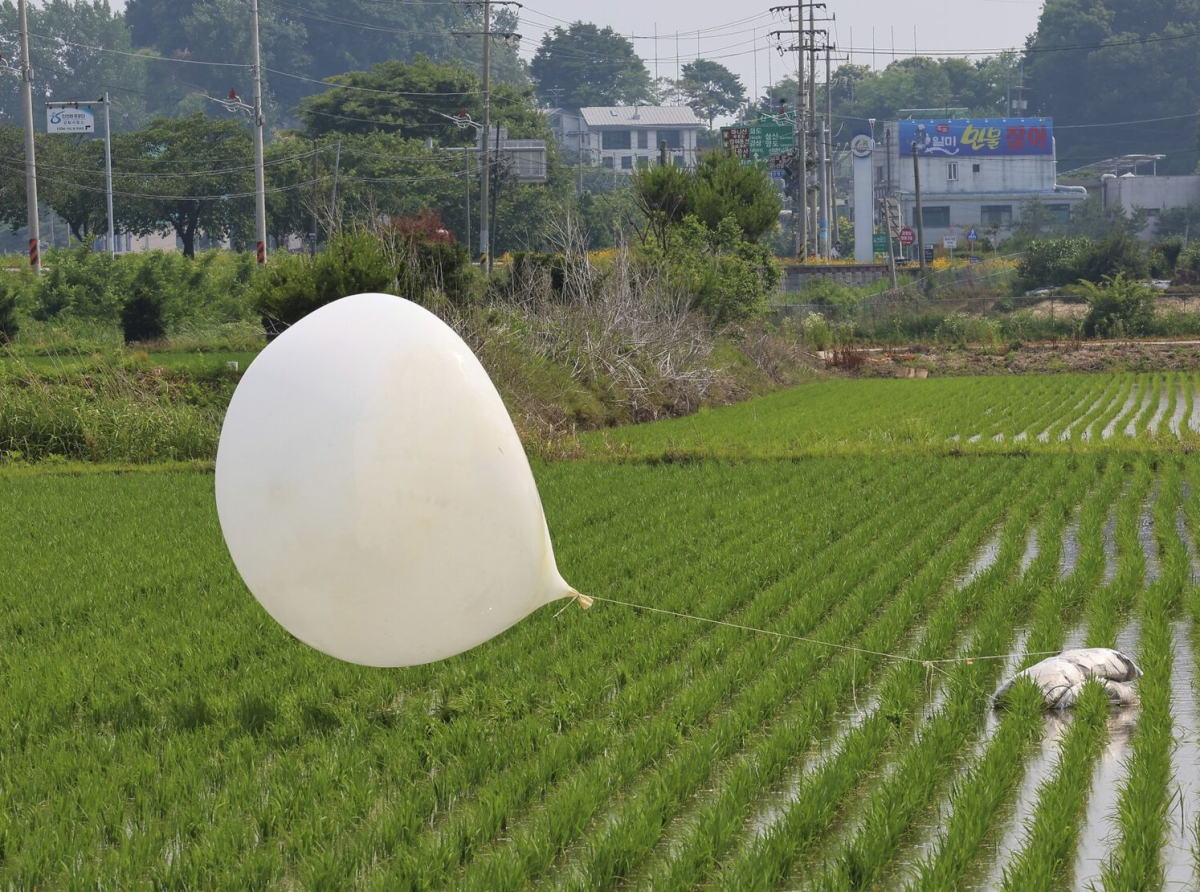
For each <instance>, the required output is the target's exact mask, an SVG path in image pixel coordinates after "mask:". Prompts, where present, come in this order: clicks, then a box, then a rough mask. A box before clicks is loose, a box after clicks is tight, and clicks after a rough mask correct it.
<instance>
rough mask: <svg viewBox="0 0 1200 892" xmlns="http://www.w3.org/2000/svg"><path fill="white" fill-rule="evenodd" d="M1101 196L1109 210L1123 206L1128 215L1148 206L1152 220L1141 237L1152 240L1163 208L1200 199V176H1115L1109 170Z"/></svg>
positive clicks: (1147, 210)
mask: <svg viewBox="0 0 1200 892" xmlns="http://www.w3.org/2000/svg"><path fill="white" fill-rule="evenodd" d="M1100 199H1101V201H1102V202H1103V205H1104V207H1105V208H1106V209H1107V208H1111V207H1115V206H1117V205H1120V206H1121V208H1123V209H1124V211H1125V214H1126V215H1129V214H1131V213H1133V211H1134V210H1135V209H1137V208H1141V209H1144V210H1145V211H1146V212H1147V213H1148V214H1149V216H1150V219H1149V222H1148V223H1147V225H1146V228H1145V229H1143V230H1142V231H1141V232H1140V233H1139V236H1140V237H1141V238H1144V239H1147V240H1149V239H1153V238H1154V235H1155V229H1156V228H1157V227H1156V223H1157V218H1158V215H1159V214H1161V213H1162V212H1163V211H1165V210H1170V209H1171V208H1179V207H1187V206H1188V205H1189V204H1192V203H1194V202H1200V176H1197V175H1196V174H1186V175H1183V176H1162V177H1158V176H1137V175H1135V174H1133V173H1125V174H1122V175H1121V176H1115V175H1114V174H1111V173H1106V174H1104V175H1103V176H1101V177H1100Z"/></svg>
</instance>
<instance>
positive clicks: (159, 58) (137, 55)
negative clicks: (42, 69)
mask: <svg viewBox="0 0 1200 892" xmlns="http://www.w3.org/2000/svg"><path fill="white" fill-rule="evenodd" d="M29 36H30V37H36V38H38V39H39V40H45V41H49V42H51V43H60V44H65V45H66V46H73V47H78V48H80V49H85V50H95V51H96V52H99V53H112V54H114V55H117V56H128V57H129V58H131V59H144V60H146V61H149V62H177V63H179V64H181V65H211V66H214V67H219V68H251V67H253V66H251V65H248V64H246V63H245V62H206V61H202V60H200V59H175V58H172V57H171V56H151V55H148V54H146V53H134V52H129V51H126V50H114V49H109V48H108V47H106V46H94V45H92V44H88V43H77V42H75V41H73V40H67V39H66V38H63V37H50V36H49V35H46V34H35V33H33V32H32V31H30V32H29Z"/></svg>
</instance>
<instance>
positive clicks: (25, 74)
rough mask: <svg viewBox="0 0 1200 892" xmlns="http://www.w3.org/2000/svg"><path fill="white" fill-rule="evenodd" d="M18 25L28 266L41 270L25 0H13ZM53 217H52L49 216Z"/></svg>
mask: <svg viewBox="0 0 1200 892" xmlns="http://www.w3.org/2000/svg"><path fill="white" fill-rule="evenodd" d="M17 12H18V19H19V22H20V29H21V105H23V106H24V110H25V203H26V206H27V207H26V223H27V225H28V227H29V266H30V267H31V268H32V269H33V271H34V272H35V273H40V272H41V271H42V249H41V242H42V224H41V219H40V218H39V217H38V197H37V162H36V161H35V159H34V152H33V63H32V62H30V61H29V23H28V21H27V19H26V15H25V0H17ZM51 219H53V218H51Z"/></svg>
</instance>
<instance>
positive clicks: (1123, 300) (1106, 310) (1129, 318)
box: [1083, 273, 1154, 338]
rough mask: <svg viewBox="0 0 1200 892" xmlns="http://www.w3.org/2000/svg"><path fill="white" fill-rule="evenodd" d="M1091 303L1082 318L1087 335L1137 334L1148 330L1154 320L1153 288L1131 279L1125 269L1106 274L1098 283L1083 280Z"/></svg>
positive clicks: (1132, 335)
mask: <svg viewBox="0 0 1200 892" xmlns="http://www.w3.org/2000/svg"><path fill="white" fill-rule="evenodd" d="M1084 294H1085V297H1086V298H1087V302H1088V304H1089V305H1090V307H1091V308H1090V309H1089V310H1088V314H1087V317H1086V318H1085V319H1084V321H1083V331H1084V334H1086V335H1088V337H1102V338H1113V337H1139V336H1141V335H1144V334H1148V333H1149V332H1150V330H1151V328H1152V326H1153V324H1154V289H1153V288H1151V287H1149V286H1147V285H1143V284H1141V283H1140V282H1133V281H1130V280H1129V279H1127V278H1126V277H1125V274H1124V273H1117V275H1116V276H1115V277H1109V276H1106V277H1105V278H1104V281H1103V282H1102V283H1101V284H1099V285H1097V284H1095V283H1093V282H1086V283H1084Z"/></svg>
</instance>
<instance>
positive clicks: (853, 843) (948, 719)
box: [814, 475, 1090, 889]
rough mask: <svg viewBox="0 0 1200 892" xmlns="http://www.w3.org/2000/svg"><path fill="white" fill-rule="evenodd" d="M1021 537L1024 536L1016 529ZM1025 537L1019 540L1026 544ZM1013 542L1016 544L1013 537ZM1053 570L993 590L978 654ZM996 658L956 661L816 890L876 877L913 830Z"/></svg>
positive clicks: (1041, 562)
mask: <svg viewBox="0 0 1200 892" xmlns="http://www.w3.org/2000/svg"><path fill="white" fill-rule="evenodd" d="M1089 479H1090V475H1077V476H1076V477H1075V479H1074V482H1073V484H1072V485H1070V486H1068V487H1067V488H1066V489H1065V490H1063V491H1061V492H1060V493H1059V495H1058V496H1057V497H1055V498H1054V499H1053V500H1051V504H1050V506H1049V507H1048V508H1047V513H1046V516H1047V523H1056V522H1057V523H1061V519H1060V518H1061V515H1062V512H1063V508H1064V506H1065V505H1068V504H1072V503H1073V500H1074V499H1076V498H1077V497H1078V496H1079V495H1080V487H1085V486H1086V485H1087V484H1088V482H1089ZM1018 535H1019V534H1018ZM1023 538H1024V537H1023V536H1020V539H1019V541H1021V542H1022V544H1023ZM1010 541H1012V542H1013V544H1012V545H1010V548H1013V547H1016V541H1018V540H1017V539H1016V537H1014V539H1013V540H1010ZM1052 571H1053V566H1052V563H1051V561H1050V559H1049V558H1048V557H1046V558H1043V557H1039V558H1038V560H1036V561H1035V562H1034V565H1033V567H1031V569H1030V572H1029V573H1026V574H1025V575H1023V576H1022V577H1020V578H1019V579H1016V580H1014V581H1013V582H1012V583H1010V584H1008V585H1005V586H1002V587H1000V589H999V591H997V592H994V593H993V595H992V601H991V602H990V603H989V605H988V613H989V614H990V615H989V616H985V617H983V618H982V619H981V621H980V623H979V624H978V631H977V634H976V636H975V640H974V647H973V648H972V649H973V650H974V651H975V652H977V653H985V654H995V653H1002V652H1003V651H1004V649H1005V645H1006V641H1007V640H1009V636H1010V635H1011V631H1010V629H1011V622H1012V618H1013V617H1014V615H1015V613H1016V611H1018V610H1019V609H1021V607H1022V605H1024V604H1025V603H1026V602H1027V601H1028V599H1029V597H1030V595H1031V594H1032V592H1033V591H1034V590H1036V585H1037V581H1038V579H1039V578H1043V577H1044V576H1045V575H1047V574H1048V573H1051V572H1052ZM998 669H999V665H998V661H995V660H979V661H975V662H973V663H972V662H963V663H959V664H955V665H954V666H953V667H952V669H951V670H950V672H951V678H950V679H949V680H948V695H947V698H946V702H945V705H944V706H943V707H942V709H941V710H940V711H939V712H938V713H937V714H936V715H935V716H934V717H932V718H931V719H930V720H929V721H927V722H925V723H924V724H923V725H922V726H921V727H920V730H919V737H918V738H917V739H916V740H914V741H913V745H912V746H911V747H909V748H908V749H907V751H906V752H904V753H902V754H901V755H900V756H899V758H898V760H897V762H896V766H895V769H894V771H893V772H892V773H891V774H890V775H888V776H887V778H885V779H884V781H883V782H882V784H881V786H880V787H879V788H878V789H877V790H876V791H875V792H874V794H873V796H872V798H871V800H870V802H869V804H868V806H867V809H866V812H865V815H864V817H863V819H862V821H861V823H860V824H859V826H858V828H857V830H856V831H855V832H854V834H853V836H852V838H851V839H850V840H849V842H848V843H847V845H846V847H845V848H843V849H842V850H841V851H839V852H838V853H836V854H835V855H833V856H831V858H830V860H829V861H827V863H826V867H825V869H824V870H822V871H821V872H819V873H818V874H817V876H816V877H815V879H814V884H815V886H816V887H817V888H823V889H843V888H863V887H865V886H867V885H870V884H871V883H873V882H875V881H877V879H878V878H879V876H880V874H881V873H882V872H883V871H884V869H885V867H886V865H887V864H888V862H889V861H890V860H891V858H892V856H893V854H894V853H895V851H896V849H897V848H898V847H899V846H900V844H901V842H902V840H903V838H904V837H905V835H906V834H907V832H908V829H909V822H910V820H911V818H912V815H913V814H914V813H915V812H916V811H918V810H919V809H921V808H922V807H925V806H926V804H927V803H928V802H929V800H930V799H931V798H932V797H934V795H935V794H936V793H937V791H938V790H939V789H940V788H941V785H942V783H943V780H944V778H945V776H946V774H947V773H948V772H949V771H950V769H951V768H952V767H953V765H954V763H955V761H956V758H955V757H956V756H957V754H958V753H959V751H960V749H961V748H962V746H963V744H964V743H965V741H966V740H967V739H968V738H969V736H970V735H971V733H972V731H973V729H974V728H976V726H977V725H978V722H979V715H980V709H979V707H980V706H981V705H982V704H984V703H986V701H987V697H988V694H989V693H990V689H991V687H992V686H993V685H994V681H993V679H994V674H995V672H997V671H998Z"/></svg>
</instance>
